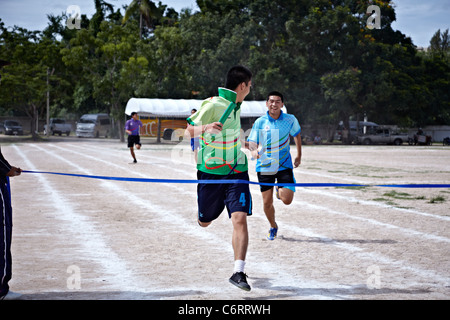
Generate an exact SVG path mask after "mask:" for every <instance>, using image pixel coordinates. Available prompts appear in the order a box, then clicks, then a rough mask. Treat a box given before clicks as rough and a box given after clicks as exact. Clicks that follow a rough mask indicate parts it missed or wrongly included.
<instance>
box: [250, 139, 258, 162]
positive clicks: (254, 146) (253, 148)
mask: <svg viewBox="0 0 450 320" xmlns="http://www.w3.org/2000/svg"><path fill="white" fill-rule="evenodd" d="M248 149H249V150H250V152H251V154H252V158H253V159H259V157H261V155H260V154H259V153H258V144H257V143H256V142H254V141H249V142H248Z"/></svg>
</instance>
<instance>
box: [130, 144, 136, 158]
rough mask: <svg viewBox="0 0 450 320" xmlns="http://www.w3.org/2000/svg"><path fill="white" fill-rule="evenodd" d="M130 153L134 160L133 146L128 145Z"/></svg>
mask: <svg viewBox="0 0 450 320" xmlns="http://www.w3.org/2000/svg"><path fill="white" fill-rule="evenodd" d="M130 153H131V156H132V157H133V159H134V161H136V156H135V155H134V148H133V147H130Z"/></svg>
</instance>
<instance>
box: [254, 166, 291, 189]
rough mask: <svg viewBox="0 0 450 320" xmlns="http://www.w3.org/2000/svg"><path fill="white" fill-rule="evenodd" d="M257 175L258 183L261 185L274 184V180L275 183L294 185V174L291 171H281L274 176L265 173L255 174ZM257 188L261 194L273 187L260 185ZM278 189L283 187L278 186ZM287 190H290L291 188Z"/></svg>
mask: <svg viewBox="0 0 450 320" xmlns="http://www.w3.org/2000/svg"><path fill="white" fill-rule="evenodd" d="M257 174H258V181H259V182H262V183H275V180H276V181H277V182H276V183H295V181H294V173H293V172H292V169H285V170H281V171H278V172H276V173H274V174H270V173H267V172H257ZM259 188H260V190H261V192H264V191H267V190H270V189H272V188H273V186H263V185H260V186H259ZM279 188H283V187H282V186H280V187H279ZM289 188H290V189H291V188H292V187H289Z"/></svg>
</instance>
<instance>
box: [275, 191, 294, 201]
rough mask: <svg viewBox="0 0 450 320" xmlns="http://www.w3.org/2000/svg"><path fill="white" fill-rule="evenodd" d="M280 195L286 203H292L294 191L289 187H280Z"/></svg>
mask: <svg viewBox="0 0 450 320" xmlns="http://www.w3.org/2000/svg"><path fill="white" fill-rule="evenodd" d="M278 195H279V196H280V199H281V201H283V203H284V204H286V205H288V204H291V203H292V200H293V199H294V191H292V190H291V189H288V188H279V189H278Z"/></svg>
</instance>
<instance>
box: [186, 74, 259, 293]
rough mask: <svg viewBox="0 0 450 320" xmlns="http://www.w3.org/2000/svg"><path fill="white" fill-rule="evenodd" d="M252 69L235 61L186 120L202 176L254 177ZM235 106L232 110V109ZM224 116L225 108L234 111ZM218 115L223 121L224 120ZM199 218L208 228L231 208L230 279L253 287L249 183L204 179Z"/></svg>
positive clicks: (234, 178)
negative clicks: (244, 114)
mask: <svg viewBox="0 0 450 320" xmlns="http://www.w3.org/2000/svg"><path fill="white" fill-rule="evenodd" d="M251 85H252V73H251V71H250V70H248V69H247V68H246V67H243V66H235V67H233V68H231V69H230V70H229V71H228V73H227V81H226V84H225V88H219V95H218V96H216V97H212V98H209V99H206V100H205V101H203V103H202V105H201V107H200V109H199V110H198V111H197V112H196V113H195V114H194V115H192V116H191V117H190V118H188V119H187V121H188V123H189V125H188V127H187V131H188V132H189V133H190V135H191V137H197V136H200V150H199V152H198V159H197V178H198V180H246V181H248V180H249V176H248V162H247V156H246V155H245V153H244V152H243V151H242V150H241V141H240V131H241V119H240V114H241V111H240V105H241V103H242V101H244V99H245V97H246V96H247V95H248V94H249V93H250V88H251ZM229 107H230V109H228V108H229ZM231 108H232V111H231V113H230V114H229V116H228V117H227V118H226V119H221V118H222V116H223V114H224V113H225V111H226V110H231ZM219 120H222V122H220V121H219ZM197 196H198V197H197V198H198V200H197V202H198V223H199V225H200V226H202V227H207V226H208V225H210V224H211V222H212V221H213V220H215V219H217V218H218V217H219V216H220V214H221V213H222V211H223V209H224V208H225V207H226V208H227V211H228V216H229V217H230V218H231V221H232V223H233V238H232V245H233V250H234V261H235V262H234V273H233V275H232V276H231V278H230V282H231V283H232V284H234V285H236V286H237V287H239V288H241V289H243V290H246V291H250V286H249V285H248V283H247V275H246V274H245V273H244V266H245V257H246V254H247V247H248V229H247V215H251V214H252V199H251V194H250V188H249V185H248V184H245V183H199V184H198V186H197Z"/></svg>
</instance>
